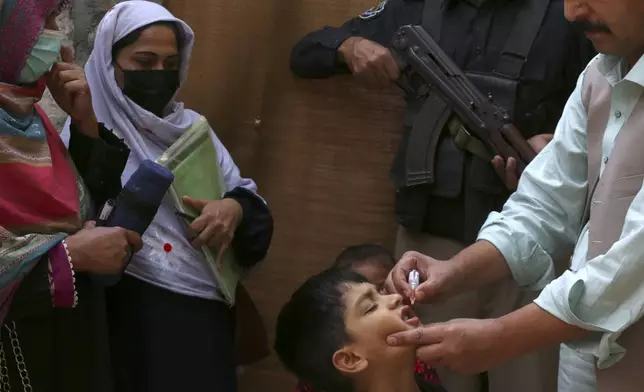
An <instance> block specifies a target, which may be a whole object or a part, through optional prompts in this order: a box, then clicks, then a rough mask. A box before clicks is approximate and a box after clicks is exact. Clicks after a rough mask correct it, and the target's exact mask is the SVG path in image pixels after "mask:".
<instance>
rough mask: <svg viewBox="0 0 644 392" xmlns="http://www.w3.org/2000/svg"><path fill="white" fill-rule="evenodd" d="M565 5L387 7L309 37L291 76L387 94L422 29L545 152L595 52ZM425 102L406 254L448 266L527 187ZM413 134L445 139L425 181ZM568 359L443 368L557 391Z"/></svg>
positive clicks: (406, 205) (399, 187)
mask: <svg viewBox="0 0 644 392" xmlns="http://www.w3.org/2000/svg"><path fill="white" fill-rule="evenodd" d="M563 8H564V0H384V1H382V2H381V3H380V4H378V5H377V6H375V7H373V8H371V9H369V10H367V11H365V12H363V13H362V14H360V15H359V16H358V17H356V18H354V19H351V20H349V21H347V22H346V23H344V24H343V25H342V26H341V27H329V26H327V27H324V28H323V29H321V30H318V31H314V32H312V33H310V34H308V35H306V36H305V37H304V38H302V39H301V40H300V41H299V42H298V43H297V44H296V45H295V47H294V48H293V51H292V54H291V69H292V71H293V73H295V74H296V75H298V76H300V77H304V78H326V77H330V76H332V75H336V74H341V73H348V72H351V73H352V74H353V75H354V76H355V77H356V79H357V80H359V81H361V82H363V83H364V84H365V85H367V86H370V87H376V88H379V87H380V88H383V87H388V86H390V85H391V84H393V83H394V82H396V80H397V79H398V78H399V76H400V70H399V69H398V66H397V65H396V61H395V60H394V58H393V57H392V55H391V54H390V51H389V50H388V46H389V44H390V41H391V39H392V37H393V35H394V33H395V31H396V30H397V29H398V28H399V27H401V26H403V25H407V24H411V25H423V27H424V28H425V29H426V30H427V31H428V32H429V33H430V34H431V35H432V36H433V37H434V39H435V40H436V41H437V42H438V43H439V45H440V46H441V47H442V49H443V50H444V51H445V52H446V53H447V54H448V55H449V56H451V58H452V59H453V60H454V61H455V62H456V64H457V65H458V66H459V67H461V69H462V70H463V71H464V72H466V74H467V75H468V77H469V78H470V80H472V82H474V83H475V84H476V85H477V86H478V87H479V88H480V89H481V90H482V92H483V93H486V94H487V93H490V94H492V95H493V97H494V98H495V100H496V101H497V102H498V103H499V104H501V105H502V106H504V107H505V108H506V109H507V110H508V112H509V113H510V115H511V117H512V121H513V123H514V124H515V125H516V126H517V127H518V128H519V130H520V131H521V133H522V134H523V135H524V137H525V138H526V140H528V141H529V142H530V144H531V145H532V146H533V147H534V148H535V150H537V151H539V150H540V149H541V148H543V147H544V146H545V145H546V144H547V143H548V141H549V140H550V139H551V137H552V132H554V129H555V126H556V123H557V121H558V120H559V117H560V114H561V112H562V109H563V107H564V105H565V103H566V100H567V99H568V96H569V95H570V93H571V92H572V90H573V89H574V86H575V83H576V80H577V77H578V76H579V74H580V73H581V71H582V70H583V69H584V67H585V65H586V64H587V63H588V61H589V60H590V59H591V58H592V57H593V56H594V55H595V52H594V49H593V48H592V45H591V43H590V42H589V41H588V40H586V38H585V37H584V36H583V33H582V31H581V29H578V28H576V26H574V25H571V24H569V23H568V22H567V21H566V20H565V18H564V11H563ZM426 100H427V95H426V93H422V92H418V93H410V94H407V96H406V102H407V112H406V116H405V124H404V125H405V132H404V135H403V138H402V141H401V144H400V147H399V151H398V153H397V155H396V158H395V160H394V164H393V167H392V171H391V174H392V179H393V181H394V184H395V186H396V218H397V221H398V223H399V224H400V228H399V233H398V239H397V253H398V255H400V254H402V253H403V252H404V251H407V250H416V251H419V252H422V253H425V254H427V255H430V256H432V257H434V258H438V259H448V258H450V257H451V256H453V255H454V254H455V253H457V252H459V251H460V250H461V249H463V248H464V247H465V246H466V245H468V244H470V243H472V242H473V241H474V240H475V239H476V234H477V232H478V230H479V228H480V227H481V225H482V224H483V222H484V221H485V218H486V217H487V215H488V213H489V212H490V211H492V210H498V209H499V208H500V207H501V206H502V205H503V203H504V202H505V200H506V199H507V197H508V196H509V193H510V191H509V190H508V189H513V188H515V187H516V182H517V176H516V173H515V172H514V164H515V162H511V161H510V162H508V163H507V166H506V164H505V163H504V162H503V160H502V159H500V157H492V156H488V155H486V154H488V153H487V152H485V151H481V149H477V148H473V147H472V143H468V140H465V142H463V140H462V138H457V137H455V136H456V135H453V134H451V133H450V132H449V131H448V130H447V129H446V127H444V126H443V124H439V126H437V127H435V128H437V129H431V128H428V126H427V124H428V122H427V121H426V119H425V118H421V115H419V113H427V114H428V115H429V116H430V117H431V115H432V113H431V108H428V109H429V110H427V112H425V111H424V110H423V109H424V104H425V101H426ZM414 132H425V133H427V134H429V133H432V132H440V134H439V135H440V139H439V142H438V143H437V147H436V150H435V151H433V152H432V154H434V155H433V157H434V159H433V161H434V168H433V176H432V178H431V179H426V180H424V181H417V180H416V181H410V179H409V176H407V173H406V163H405V162H406V158H407V157H408V156H409V155H410V150H411V149H413V148H418V146H415V145H414V143H409V140H410V135H412V134H413V133H414ZM474 144H475V143H474ZM425 145H426V144H425ZM421 148H422V147H421ZM491 162H493V163H494V164H491ZM495 167H496V169H497V170H496V172H495ZM497 174H501V177H503V180H501V179H500V178H499V176H497ZM565 262H567V260H562V266H563V265H564V263H565ZM536 294H537V293H534V292H527V291H523V290H520V289H519V288H518V287H517V286H516V284H515V283H514V282H513V281H511V280H508V281H507V282H506V283H504V284H503V285H501V286H496V287H490V288H488V289H486V290H482V291H479V292H473V293H467V294H465V295H462V296H460V297H455V298H452V299H450V300H449V301H447V302H444V303H442V304H440V305H431V307H429V308H428V309H423V310H422V311H421V312H419V313H421V314H420V316H421V318H423V321H424V322H428V321H445V320H448V319H452V318H460V317H467V318H486V317H497V316H500V315H502V314H505V313H509V312H510V311H512V310H514V309H516V308H517V307H520V306H521V305H524V304H526V303H527V302H529V301H531V300H532V299H534V297H535V296H536ZM557 360H558V352H557V350H555V351H554V352H553V351H544V352H539V353H536V354H534V355H531V356H526V357H522V358H519V359H517V360H515V361H513V362H510V363H508V364H506V365H504V366H501V367H499V368H497V369H494V370H492V371H490V372H488V373H487V374H486V375H479V376H462V375H456V374H453V373H450V372H448V371H446V370H443V369H439V375H440V377H441V379H442V381H443V383H444V384H445V385H446V388H447V390H449V391H451V392H478V391H481V390H486V389H488V388H489V391H490V392H514V391H521V392H532V391H534V392H551V391H555V390H556V378H557V370H556V369H557Z"/></svg>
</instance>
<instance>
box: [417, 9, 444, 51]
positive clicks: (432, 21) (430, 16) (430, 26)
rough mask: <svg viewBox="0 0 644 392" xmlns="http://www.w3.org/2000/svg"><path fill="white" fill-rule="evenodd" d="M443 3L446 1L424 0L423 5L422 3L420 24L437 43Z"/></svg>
mask: <svg viewBox="0 0 644 392" xmlns="http://www.w3.org/2000/svg"><path fill="white" fill-rule="evenodd" d="M445 3H446V1H444V0H425V5H423V21H422V26H423V28H424V29H425V31H427V33H428V34H429V35H431V36H432V37H433V38H434V41H436V43H438V44H440V40H441V31H442V28H443V11H444V5H445Z"/></svg>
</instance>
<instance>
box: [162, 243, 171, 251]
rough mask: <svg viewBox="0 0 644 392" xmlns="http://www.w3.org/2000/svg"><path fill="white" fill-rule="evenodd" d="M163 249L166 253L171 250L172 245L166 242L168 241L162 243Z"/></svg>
mask: <svg viewBox="0 0 644 392" xmlns="http://www.w3.org/2000/svg"><path fill="white" fill-rule="evenodd" d="M163 250H164V251H165V252H166V253H170V252H172V245H170V244H168V243H166V244H164V245H163Z"/></svg>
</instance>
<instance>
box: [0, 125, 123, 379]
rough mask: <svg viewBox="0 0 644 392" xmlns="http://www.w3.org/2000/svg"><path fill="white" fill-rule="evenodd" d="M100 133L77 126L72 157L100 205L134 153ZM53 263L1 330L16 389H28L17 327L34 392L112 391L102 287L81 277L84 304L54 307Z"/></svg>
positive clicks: (32, 278) (21, 294)
mask: <svg viewBox="0 0 644 392" xmlns="http://www.w3.org/2000/svg"><path fill="white" fill-rule="evenodd" d="M99 129H100V131H99V138H97V139H94V138H90V137H87V136H85V135H83V134H82V133H80V132H78V131H77V130H76V127H75V126H74V125H72V127H71V130H72V132H71V138H70V155H71V157H72V160H73V161H74V163H75V165H76V167H77V170H78V171H79V173H80V175H81V176H82V178H83V180H84V182H85V185H86V186H87V188H88V190H89V192H90V195H91V197H92V199H93V200H95V201H96V200H106V199H107V198H109V197H113V196H114V195H116V194H118V193H119V192H120V190H121V174H122V172H123V169H124V168H125V162H126V161H127V158H128V155H129V151H130V150H129V149H128V148H127V147H126V146H125V144H123V142H122V140H121V139H118V138H116V137H115V136H114V135H113V134H112V133H111V132H110V131H108V130H106V129H105V128H104V127H103V126H102V125H100V126H99ZM72 146H73V148H72ZM47 265H48V260H47V257H46V256H45V257H43V258H42V259H41V260H40V262H39V263H38V264H37V265H36V266H35V267H34V269H33V270H32V271H31V272H30V273H29V275H27V276H26V277H25V278H24V280H23V281H22V283H21V284H20V288H19V289H18V291H17V292H16V294H15V296H14V299H13V302H12V304H11V308H10V310H9V313H8V315H7V319H6V321H5V326H3V327H2V328H1V330H0V331H1V332H0V336H1V340H2V344H3V348H4V352H5V357H6V360H7V367H8V370H9V381H10V383H11V390H12V391H23V390H24V389H23V384H22V380H21V377H20V376H19V374H18V372H17V366H16V360H15V356H14V355H13V348H12V345H11V339H10V335H9V330H8V329H7V327H9V328H11V329H13V327H14V326H15V331H16V333H17V336H18V343H19V345H20V348H21V350H22V353H23V356H24V362H25V365H26V368H27V372H28V375H29V379H30V383H31V386H32V387H33V389H32V390H33V391H34V392H88V391H92V392H112V384H111V376H112V375H111V369H110V361H109V347H108V335H107V320H106V315H105V296H104V292H103V290H102V288H101V287H98V286H97V285H95V284H94V283H93V281H92V280H91V279H89V277H88V276H87V275H85V274H83V273H77V274H76V291H77V293H78V298H79V299H78V306H77V307H76V308H74V309H60V308H53V307H52V298H51V292H50V285H49V278H48V269H47ZM14 343H15V341H14Z"/></svg>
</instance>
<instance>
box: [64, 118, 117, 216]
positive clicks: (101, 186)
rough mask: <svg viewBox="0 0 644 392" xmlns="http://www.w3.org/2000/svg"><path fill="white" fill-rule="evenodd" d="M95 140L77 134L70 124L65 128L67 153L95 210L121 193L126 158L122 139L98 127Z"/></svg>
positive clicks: (100, 126)
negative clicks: (67, 134) (67, 137)
mask: <svg viewBox="0 0 644 392" xmlns="http://www.w3.org/2000/svg"><path fill="white" fill-rule="evenodd" d="M98 129H99V131H98V132H99V137H98V138H91V137H89V136H86V135H85V134H83V133H81V132H80V131H79V130H78V129H77V128H76V125H75V124H74V123H72V124H71V125H70V127H69V131H70V137H69V154H70V155H71V157H72V160H73V161H74V164H75V165H76V169H77V170H78V173H79V174H80V176H81V177H82V178H83V181H84V182H85V186H86V187H87V189H88V190H89V194H90V196H91V197H92V202H93V204H94V206H95V207H100V206H102V205H103V204H105V201H107V199H111V198H115V197H116V196H118V194H119V193H120V192H121V174H122V173H123V169H124V168H125V164H126V163H127V160H128V158H129V156H130V149H129V148H128V147H127V146H126V145H125V142H124V141H123V139H120V138H118V137H116V136H115V135H114V134H113V133H112V132H111V131H109V130H108V129H106V128H105V127H104V126H103V124H99V128H98Z"/></svg>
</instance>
